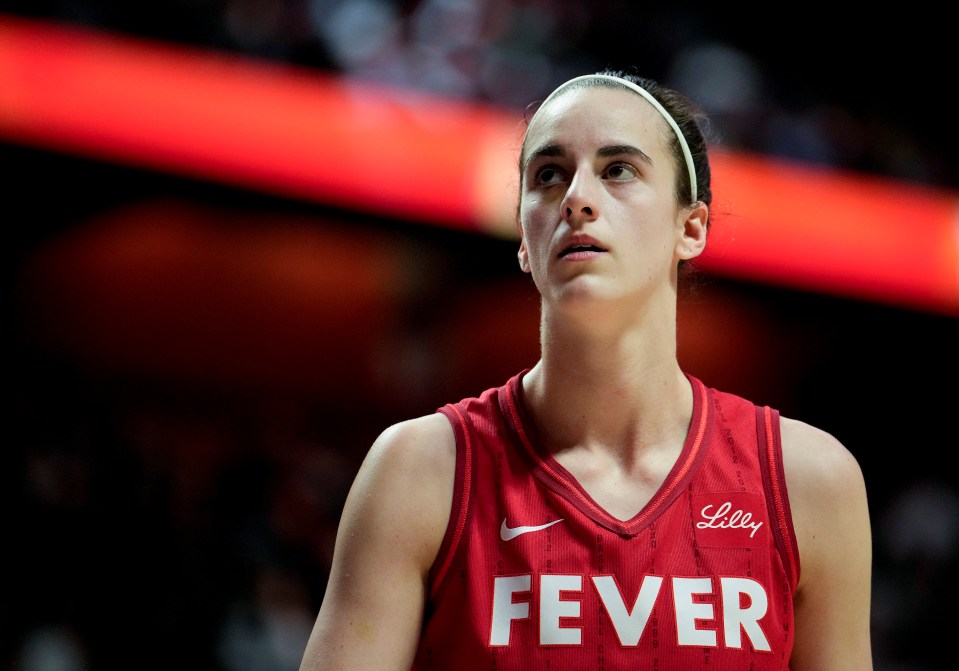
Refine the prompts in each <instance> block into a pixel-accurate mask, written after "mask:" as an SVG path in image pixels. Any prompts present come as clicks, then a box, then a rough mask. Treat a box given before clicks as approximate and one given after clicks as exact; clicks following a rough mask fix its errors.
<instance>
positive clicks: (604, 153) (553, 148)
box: [523, 144, 653, 169]
mask: <svg viewBox="0 0 959 671" xmlns="http://www.w3.org/2000/svg"><path fill="white" fill-rule="evenodd" d="M624 154H626V155H628V156H636V157H637V158H639V159H641V160H642V161H643V162H644V163H647V164H649V165H652V164H653V160H652V159H651V158H650V157H649V155H648V154H647V153H646V152H644V151H642V150H641V149H638V148H637V147H634V146H633V145H631V144H612V145H606V146H605V147H600V148H599V149H598V150H597V151H596V155H597V156H599V157H600V158H611V157H613V156H622V155H624ZM563 156H566V150H565V149H563V147H562V146H561V145H558V144H547V145H543V146H542V147H540V148H539V149H536V150H534V151H532V152H530V154H529V156H527V157H526V162H525V164H524V165H523V168H524V169H525V168H526V167H527V166H528V165H529V164H530V163H531V162H533V161H534V160H536V159H538V158H543V157H546V158H554V157H560V158H561V157H563Z"/></svg>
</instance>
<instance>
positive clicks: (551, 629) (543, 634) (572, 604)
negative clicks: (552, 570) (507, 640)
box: [539, 574, 583, 645]
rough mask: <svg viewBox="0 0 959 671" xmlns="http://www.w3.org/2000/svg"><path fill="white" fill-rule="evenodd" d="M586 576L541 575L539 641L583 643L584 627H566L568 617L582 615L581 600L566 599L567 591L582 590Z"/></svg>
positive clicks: (570, 643) (563, 643)
mask: <svg viewBox="0 0 959 671" xmlns="http://www.w3.org/2000/svg"><path fill="white" fill-rule="evenodd" d="M582 590H583V576H580V575H553V574H544V575H541V576H540V578H539V642H540V644H541V645H579V644H580V643H582V642H583V630H582V629H580V628H579V627H563V626H561V622H560V620H561V619H562V618H564V617H579V609H580V605H581V604H580V602H579V601H566V600H564V599H563V598H562V596H563V592H581V591H582Z"/></svg>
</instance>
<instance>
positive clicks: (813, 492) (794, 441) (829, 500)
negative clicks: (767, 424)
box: [780, 417, 870, 584]
mask: <svg viewBox="0 0 959 671" xmlns="http://www.w3.org/2000/svg"><path fill="white" fill-rule="evenodd" d="M780 428H781V435H782V446H783V469H784V471H785V475H786V488H787V491H788V496H789V505H790V509H791V511H792V517H793V525H794V528H795V531H796V539H797V543H798V546H799V551H800V561H801V565H802V576H801V584H802V583H804V582H808V581H809V580H810V579H813V578H814V577H815V576H817V574H819V573H820V572H821V571H823V570H826V567H827V566H828V565H829V562H830V561H831V559H830V558H835V557H837V556H838V557H842V556H843V555H844V554H846V556H847V557H849V556H851V555H855V554H857V553H858V552H859V551H865V549H866V548H867V547H868V545H869V543H870V537H869V536H870V530H869V512H868V504H867V499H866V486H865V481H864V478H863V473H862V469H861V467H860V465H859V462H858V461H857V460H856V458H855V456H854V455H853V454H852V453H851V452H850V451H849V449H847V448H846V446H845V445H843V444H842V443H841V442H840V441H839V440H838V439H837V438H836V437H835V436H833V435H832V434H830V433H828V432H827V431H824V430H822V429H820V428H817V427H815V426H812V425H810V424H807V423H805V422H802V421H799V420H795V419H790V418H786V417H783V418H781V422H780ZM857 545H859V546H862V547H857Z"/></svg>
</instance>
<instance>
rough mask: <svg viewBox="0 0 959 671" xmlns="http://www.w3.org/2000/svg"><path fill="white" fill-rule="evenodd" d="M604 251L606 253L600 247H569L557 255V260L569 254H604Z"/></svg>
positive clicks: (580, 245) (581, 245)
mask: <svg viewBox="0 0 959 671" xmlns="http://www.w3.org/2000/svg"><path fill="white" fill-rule="evenodd" d="M605 251H606V250H605V249H603V248H602V247H599V246H598V245H590V244H578V245H570V246H569V247H567V248H566V249H564V250H563V251H561V252H560V253H559V258H563V257H565V256H569V255H570V254H578V253H584V252H605Z"/></svg>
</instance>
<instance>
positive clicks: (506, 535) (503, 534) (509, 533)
mask: <svg viewBox="0 0 959 671" xmlns="http://www.w3.org/2000/svg"><path fill="white" fill-rule="evenodd" d="M562 521H563V518H559V519H558V520H553V521H552V522H547V523H546V524H540V525H539V526H535V527H513V528H512V529H510V528H509V527H508V526H506V518H505V517H504V518H503V525H502V526H501V527H500V528H499V537H500V538H501V539H503V540H504V541H511V540H513V539H514V538H516V537H517V536H522V535H523V534H528V533H530V532H531V531H542V530H543V529H546V528H547V527H551V526H553V525H554V524H559V523H560V522H562Z"/></svg>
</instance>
